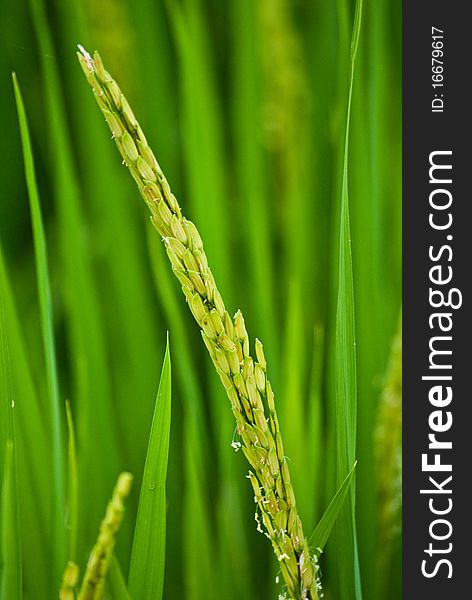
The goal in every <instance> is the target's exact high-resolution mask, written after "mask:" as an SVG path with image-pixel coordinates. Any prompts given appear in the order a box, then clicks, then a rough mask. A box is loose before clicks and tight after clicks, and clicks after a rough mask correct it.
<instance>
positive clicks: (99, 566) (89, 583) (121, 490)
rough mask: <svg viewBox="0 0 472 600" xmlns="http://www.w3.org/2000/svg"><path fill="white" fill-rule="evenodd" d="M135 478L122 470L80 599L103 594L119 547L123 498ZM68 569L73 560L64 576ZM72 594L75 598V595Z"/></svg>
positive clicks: (81, 589)
mask: <svg viewBox="0 0 472 600" xmlns="http://www.w3.org/2000/svg"><path fill="white" fill-rule="evenodd" d="M132 481H133V476H132V475H131V474H130V473H120V475H119V477H118V481H117V482H116V486H115V489H114V490H113V495H112V497H111V500H110V502H109V503H108V506H107V510H106V513H105V517H104V518H103V521H102V523H101V525H100V533H99V535H98V539H97V541H96V543H95V546H94V547H93V548H92V552H91V553H90V558H89V560H88V563H87V568H86V571H85V574H84V578H83V580H82V585H81V586H80V591H79V593H78V596H77V600H100V598H102V596H103V591H104V587H105V579H106V576H107V573H108V569H109V568H110V563H111V559H112V555H113V548H114V547H115V540H116V534H117V533H118V530H119V528H120V525H121V522H122V520H123V516H124V512H125V507H124V504H123V501H124V499H125V498H126V497H127V496H128V495H129V492H130V490H131V483H132ZM68 569H70V563H69V564H68V566H67V567H66V573H65V575H64V579H66V576H67V570H68ZM69 597H70V598H73V596H69ZM66 598H67V597H66ZM61 600H62V599H61Z"/></svg>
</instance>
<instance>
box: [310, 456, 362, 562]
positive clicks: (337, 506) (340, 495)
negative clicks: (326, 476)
mask: <svg viewBox="0 0 472 600" xmlns="http://www.w3.org/2000/svg"><path fill="white" fill-rule="evenodd" d="M356 466H357V461H356V462H355V463H354V465H353V467H352V469H351V470H350V471H349V473H348V474H347V475H346V478H345V479H344V481H343V482H342V484H341V485H340V486H339V488H338V491H337V492H336V494H335V495H334V498H333V499H332V500H331V502H330V503H329V505H328V508H327V509H326V510H325V512H324V514H323V516H322V517H321V519H320V522H319V523H318V525H317V526H316V529H315V531H314V532H313V533H312V535H311V538H310V546H313V547H314V548H315V552H316V553H320V552H321V551H322V550H323V548H324V546H325V544H326V542H327V541H328V538H329V535H330V533H331V530H332V529H333V525H334V523H335V522H336V519H337V518H338V515H339V512H340V511H341V508H342V506H343V504H344V500H345V499H346V496H347V492H348V490H349V486H350V485H351V481H352V478H353V476H354V471H355V470H356Z"/></svg>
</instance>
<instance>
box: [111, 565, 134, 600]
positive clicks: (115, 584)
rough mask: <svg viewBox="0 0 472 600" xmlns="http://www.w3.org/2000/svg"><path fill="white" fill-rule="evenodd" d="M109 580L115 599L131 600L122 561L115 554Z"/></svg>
mask: <svg viewBox="0 0 472 600" xmlns="http://www.w3.org/2000/svg"><path fill="white" fill-rule="evenodd" d="M107 582H108V588H109V590H110V593H111V596H112V598H113V600H131V596H130V594H129V591H128V588H127V587H126V582H125V578H124V576H123V572H122V570H121V567H120V563H119V562H118V559H117V558H116V556H115V555H113V556H112V559H111V562H110V570H109V571H108V576H107Z"/></svg>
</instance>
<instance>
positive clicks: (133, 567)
mask: <svg viewBox="0 0 472 600" xmlns="http://www.w3.org/2000/svg"><path fill="white" fill-rule="evenodd" d="M170 420H171V363H170V351H169V339H168V338H167V346H166V352H165V355H164V363H163V365H162V371H161V380H160V382H159V389H158V392H157V398H156V407H155V409H154V416H153V419H152V425H151V433H150V436H149V445H148V452H147V456H146V464H145V466H144V476H143V483H142V486H141V494H140V497H139V506H138V516H137V518H136V528H135V532H134V541H133V550H132V554H131V564H130V573H129V588H130V592H131V594H132V595H133V596H134V597H135V598H140V599H142V600H158V599H160V598H162V590H163V586H164V565H165V542H166V477H167V461H168V458H169V438H170Z"/></svg>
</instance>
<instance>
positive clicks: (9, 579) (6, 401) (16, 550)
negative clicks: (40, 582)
mask: <svg viewBox="0 0 472 600" xmlns="http://www.w3.org/2000/svg"><path fill="white" fill-rule="evenodd" d="M13 408H14V404H13V400H12V394H11V372H10V354H9V350H8V340H7V331H6V326H5V311H4V307H3V298H2V296H0V415H1V421H2V425H3V427H4V431H2V432H1V433H2V435H1V436H0V440H1V441H2V446H1V448H2V450H3V448H5V447H6V452H5V455H4V461H3V481H2V490H1V513H0V515H1V516H0V532H1V552H0V559H1V563H2V570H1V575H0V597H1V598H12V599H15V600H16V599H17V598H18V599H20V598H22V577H21V571H22V558H21V537H20V527H19V518H18V510H19V509H18V488H17V471H16V465H15V448H14V445H13V440H14V439H15V428H14V421H13ZM5 439H6V443H4V442H5Z"/></svg>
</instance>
